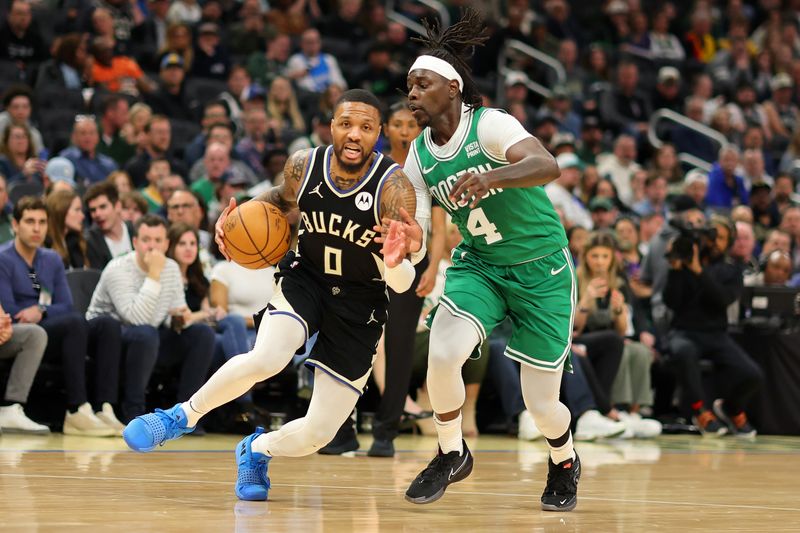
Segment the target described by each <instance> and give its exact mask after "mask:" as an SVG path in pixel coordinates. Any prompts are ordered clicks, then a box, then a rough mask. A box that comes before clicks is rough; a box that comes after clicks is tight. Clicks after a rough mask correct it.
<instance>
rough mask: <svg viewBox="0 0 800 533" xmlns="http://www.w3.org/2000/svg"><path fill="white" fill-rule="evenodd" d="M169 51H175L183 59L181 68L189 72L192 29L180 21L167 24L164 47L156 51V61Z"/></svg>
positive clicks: (191, 55)
mask: <svg viewBox="0 0 800 533" xmlns="http://www.w3.org/2000/svg"><path fill="white" fill-rule="evenodd" d="M170 53H175V54H178V55H179V56H181V58H182V59H183V70H185V71H186V72H189V71H190V70H191V68H192V61H193V60H194V51H193V48H192V30H191V28H190V27H189V26H188V25H187V24H184V23H182V22H177V23H174V24H170V25H169V26H167V36H166V40H165V42H164V47H163V48H162V49H161V50H159V52H158V61H159V63H160V62H161V59H162V58H163V57H164V56H165V55H167V54H170Z"/></svg>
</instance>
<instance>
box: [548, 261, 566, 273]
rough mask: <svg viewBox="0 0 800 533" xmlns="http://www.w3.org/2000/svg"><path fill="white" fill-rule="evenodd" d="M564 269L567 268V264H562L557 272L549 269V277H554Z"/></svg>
mask: <svg viewBox="0 0 800 533" xmlns="http://www.w3.org/2000/svg"><path fill="white" fill-rule="evenodd" d="M565 268H567V264H566V263H564V264H563V265H561V268H559V269H558V270H556V269H555V268H551V269H550V275H551V276H555V275H556V274H558V273H559V272H561V271H562V270H564V269H565Z"/></svg>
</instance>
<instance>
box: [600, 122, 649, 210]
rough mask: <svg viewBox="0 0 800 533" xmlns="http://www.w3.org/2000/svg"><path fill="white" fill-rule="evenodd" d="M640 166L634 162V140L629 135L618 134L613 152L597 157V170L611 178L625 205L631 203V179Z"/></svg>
mask: <svg viewBox="0 0 800 533" xmlns="http://www.w3.org/2000/svg"><path fill="white" fill-rule="evenodd" d="M641 168H642V167H640V166H639V164H638V163H637V162H636V140H635V139H634V138H633V137H631V136H630V135H620V136H619V137H618V138H617V141H616V142H615V143H614V153H612V154H604V155H602V156H599V157H598V158H597V172H599V173H600V175H601V176H603V177H606V176H607V177H609V178H610V179H611V182H612V183H613V184H614V187H616V189H617V194H618V195H619V199H620V200H622V202H623V203H624V204H626V205H632V204H633V188H632V187H631V179H632V178H633V175H634V174H635V173H636V171H637V170H639V169H641Z"/></svg>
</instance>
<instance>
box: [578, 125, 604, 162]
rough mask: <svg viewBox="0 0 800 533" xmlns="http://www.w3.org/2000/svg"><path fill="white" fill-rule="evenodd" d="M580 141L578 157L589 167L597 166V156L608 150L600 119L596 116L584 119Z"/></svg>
mask: <svg viewBox="0 0 800 533" xmlns="http://www.w3.org/2000/svg"><path fill="white" fill-rule="evenodd" d="M580 140H581V142H580V147H579V148H578V151H577V154H578V157H580V159H581V161H583V162H584V163H586V164H587V165H594V164H596V163H597V156H599V155H600V154H601V153H603V152H604V151H605V149H606V147H605V146H604V144H603V130H602V128H601V127H600V117H598V116H597V115H595V114H589V115H586V116H584V117H583V121H582V124H581V134H580Z"/></svg>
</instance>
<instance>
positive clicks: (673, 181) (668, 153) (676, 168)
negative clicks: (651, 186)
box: [650, 143, 683, 194]
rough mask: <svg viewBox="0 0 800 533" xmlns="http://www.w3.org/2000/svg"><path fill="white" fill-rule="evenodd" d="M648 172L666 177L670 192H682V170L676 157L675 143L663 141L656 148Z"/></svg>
mask: <svg viewBox="0 0 800 533" xmlns="http://www.w3.org/2000/svg"><path fill="white" fill-rule="evenodd" d="M650 174H651V175H655V176H659V177H663V178H664V179H666V180H667V185H668V187H669V191H670V193H671V194H680V193H681V192H682V188H683V171H682V170H681V162H680V160H679V159H678V152H677V150H675V145H673V144H671V143H664V144H662V145H661V147H660V148H659V149H658V150H656V155H655V157H653V164H652V166H651V167H650Z"/></svg>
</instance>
